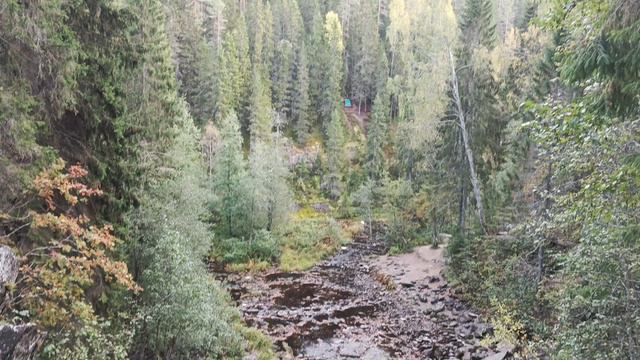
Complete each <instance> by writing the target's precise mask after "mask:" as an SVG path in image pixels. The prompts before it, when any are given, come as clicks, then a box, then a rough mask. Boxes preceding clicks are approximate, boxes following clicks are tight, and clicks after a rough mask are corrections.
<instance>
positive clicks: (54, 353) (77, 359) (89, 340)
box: [39, 321, 133, 360]
mask: <svg viewBox="0 0 640 360" xmlns="http://www.w3.org/2000/svg"><path fill="white" fill-rule="evenodd" d="M110 325H111V324H110V323H109V322H108V321H95V322H91V323H88V324H85V325H84V326H83V327H81V328H80V329H79V330H78V331H76V332H75V333H73V334H70V333H64V332H63V333H59V334H56V337H55V338H56V340H55V342H50V343H49V344H47V345H45V346H44V348H43V349H42V352H41V353H40V354H39V358H41V359H51V360H54V359H69V360H92V359H96V360H109V359H115V360H125V359H128V358H129V357H128V351H129V348H130V346H131V342H132V335H133V331H132V330H131V329H129V328H126V327H113V326H110Z"/></svg>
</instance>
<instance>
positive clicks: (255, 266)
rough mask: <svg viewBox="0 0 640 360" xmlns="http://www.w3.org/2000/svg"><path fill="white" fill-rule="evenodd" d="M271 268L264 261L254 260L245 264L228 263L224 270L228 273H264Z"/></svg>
mask: <svg viewBox="0 0 640 360" xmlns="http://www.w3.org/2000/svg"><path fill="white" fill-rule="evenodd" d="M270 267H271V263H270V262H268V261H264V260H254V259H251V260H249V261H247V262H241V263H230V264H227V265H226V266H225V270H227V271H229V272H236V273H239V272H250V273H257V272H261V271H265V270H267V269H268V268H270Z"/></svg>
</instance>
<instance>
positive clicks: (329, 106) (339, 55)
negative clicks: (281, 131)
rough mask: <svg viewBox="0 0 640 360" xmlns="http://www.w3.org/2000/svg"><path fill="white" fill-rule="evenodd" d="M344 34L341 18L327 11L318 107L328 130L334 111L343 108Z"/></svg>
mask: <svg viewBox="0 0 640 360" xmlns="http://www.w3.org/2000/svg"><path fill="white" fill-rule="evenodd" d="M342 36H343V35H342V25H341V24H340V18H339V17H338V15H337V14H336V13H334V12H329V13H327V15H326V17H325V23H324V36H323V50H324V52H323V55H324V58H323V60H324V64H323V74H322V83H321V89H322V91H321V93H320V96H321V98H320V100H319V106H320V107H319V109H318V111H319V114H320V117H321V119H322V121H323V124H324V126H325V130H326V131H328V129H327V127H328V126H329V123H330V122H333V117H334V116H335V114H334V113H335V112H336V111H338V109H340V108H341V107H340V104H341V95H342V85H343V84H342V81H343V75H344V61H343V51H344V42H343V38H342Z"/></svg>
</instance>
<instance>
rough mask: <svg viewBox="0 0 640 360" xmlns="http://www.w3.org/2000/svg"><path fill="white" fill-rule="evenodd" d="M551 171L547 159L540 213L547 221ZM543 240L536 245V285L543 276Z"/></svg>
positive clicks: (551, 165) (549, 205)
mask: <svg viewBox="0 0 640 360" xmlns="http://www.w3.org/2000/svg"><path fill="white" fill-rule="evenodd" d="M552 171H553V163H552V162H551V161H549V164H548V165H547V176H546V179H545V180H544V182H545V185H544V187H545V194H544V197H545V198H544V209H543V210H542V211H544V214H542V216H543V218H544V219H546V220H547V221H548V220H549V209H550V208H551V195H550V194H551V175H552ZM544 243H545V242H544V240H543V241H542V242H541V243H540V244H539V245H538V259H537V263H538V264H537V265H538V269H537V270H538V273H537V276H536V278H537V279H536V280H537V283H538V285H539V284H540V282H542V277H543V276H544Z"/></svg>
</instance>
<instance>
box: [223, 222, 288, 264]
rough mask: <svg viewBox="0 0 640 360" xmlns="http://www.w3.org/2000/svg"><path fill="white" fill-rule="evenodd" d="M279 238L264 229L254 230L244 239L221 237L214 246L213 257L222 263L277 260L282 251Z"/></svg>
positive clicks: (271, 261) (272, 261)
mask: <svg viewBox="0 0 640 360" xmlns="http://www.w3.org/2000/svg"><path fill="white" fill-rule="evenodd" d="M280 246H281V244H280V240H279V239H278V236H277V235H276V234H273V233H272V232H269V231H266V230H264V229H262V230H257V231H255V232H254V234H253V237H252V238H250V239H248V240H245V239H238V238H227V239H222V240H220V242H219V243H218V244H217V245H216V246H215V248H214V258H216V259H217V260H219V261H221V262H222V263H224V264H241V263H246V262H248V261H250V260H254V261H266V262H270V263H274V262H277V261H278V259H279V258H280V255H281V253H282V251H281V248H280Z"/></svg>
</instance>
